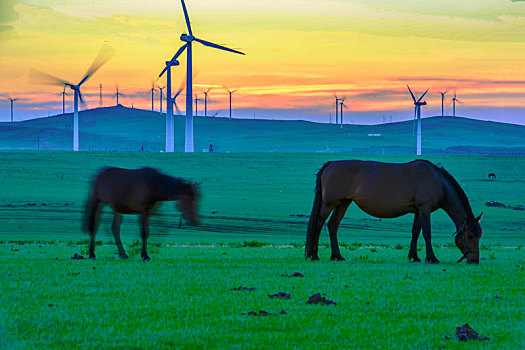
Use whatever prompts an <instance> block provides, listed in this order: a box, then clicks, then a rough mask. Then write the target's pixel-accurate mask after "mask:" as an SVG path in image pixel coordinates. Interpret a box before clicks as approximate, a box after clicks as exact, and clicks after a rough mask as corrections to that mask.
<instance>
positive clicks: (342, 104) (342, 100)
mask: <svg viewBox="0 0 525 350" xmlns="http://www.w3.org/2000/svg"><path fill="white" fill-rule="evenodd" d="M339 106H340V107H341V129H342V128H343V107H345V106H346V105H345V97H343V98H341V99H339Z"/></svg>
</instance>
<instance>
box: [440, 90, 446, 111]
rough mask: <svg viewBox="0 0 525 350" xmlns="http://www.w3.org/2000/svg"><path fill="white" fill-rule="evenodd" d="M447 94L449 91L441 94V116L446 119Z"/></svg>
mask: <svg viewBox="0 0 525 350" xmlns="http://www.w3.org/2000/svg"><path fill="white" fill-rule="evenodd" d="M446 93H447V91H445V92H440V94H441V116H442V117H444V116H445V105H444V103H445V102H444V101H445V94H446Z"/></svg>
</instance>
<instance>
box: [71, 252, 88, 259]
mask: <svg viewBox="0 0 525 350" xmlns="http://www.w3.org/2000/svg"><path fill="white" fill-rule="evenodd" d="M84 259H85V258H84V257H83V256H82V255H78V254H77V253H75V255H73V256H72V257H71V260H84Z"/></svg>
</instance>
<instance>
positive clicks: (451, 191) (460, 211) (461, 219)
mask: <svg viewBox="0 0 525 350" xmlns="http://www.w3.org/2000/svg"><path fill="white" fill-rule="evenodd" d="M445 188H446V189H445V191H446V200H445V201H444V203H443V210H445V212H446V213H447V214H448V216H449V217H450V219H451V220H452V221H453V222H454V224H455V225H456V228H460V227H461V226H463V224H464V223H465V220H466V219H467V218H468V217H469V214H470V213H469V209H468V208H467V207H465V205H464V203H463V201H462V200H461V195H460V194H459V193H458V192H457V190H456V188H455V187H454V185H453V184H449V183H448V182H447V185H446V186H445Z"/></svg>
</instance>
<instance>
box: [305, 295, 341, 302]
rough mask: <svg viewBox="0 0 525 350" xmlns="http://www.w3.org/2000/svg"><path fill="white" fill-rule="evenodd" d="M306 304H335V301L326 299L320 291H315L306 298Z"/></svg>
mask: <svg viewBox="0 0 525 350" xmlns="http://www.w3.org/2000/svg"><path fill="white" fill-rule="evenodd" d="M306 303H307V304H321V305H337V303H336V302H335V301H333V300H330V299H326V298H325V297H323V296H321V293H315V294H312V295H311V296H310V298H308V300H307V301H306Z"/></svg>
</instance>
